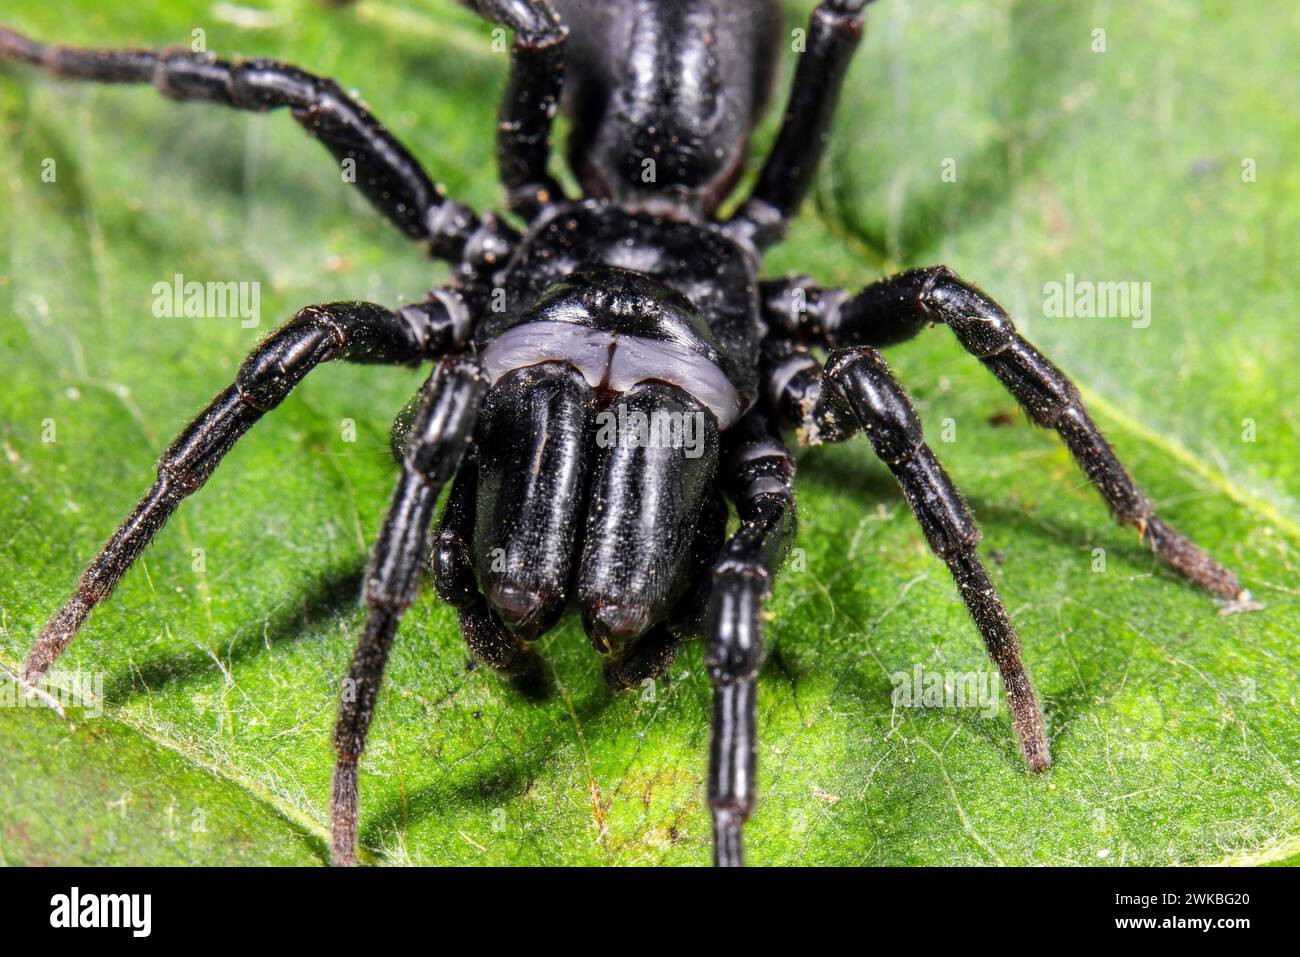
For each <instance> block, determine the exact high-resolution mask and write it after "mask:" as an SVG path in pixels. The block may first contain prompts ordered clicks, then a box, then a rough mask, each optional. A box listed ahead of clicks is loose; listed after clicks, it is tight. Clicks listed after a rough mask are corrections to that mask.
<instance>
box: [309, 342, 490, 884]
mask: <svg viewBox="0 0 1300 957" xmlns="http://www.w3.org/2000/svg"><path fill="white" fill-rule="evenodd" d="M486 388H487V383H486V380H485V378H484V377H483V374H482V372H481V371H480V370H479V367H478V363H477V362H476V361H475V360H473V359H471V358H469V357H466V356H450V357H448V358H445V359H443V360H441V361H440V362H439V364H438V366H437V367H436V368H435V369H434V371H433V373H432V374H431V375H430V376H429V378H428V380H427V381H426V382H425V384H424V386H423V388H422V389H421V395H422V398H421V401H420V405H419V408H418V410H417V411H416V413H415V416H414V418H413V420H412V422H411V428H410V432H409V433H408V439H407V442H406V452H405V456H404V458H403V461H402V474H401V477H400V478H399V479H398V480H397V488H396V490H395V491H394V493H393V500H392V504H391V505H389V508H388V515H387V517H386V518H385V519H384V525H383V528H382V529H381V530H380V533H379V539H378V541H377V542H376V543H375V549H374V552H373V553H372V555H371V559H370V566H369V568H368V569H367V571H366V579H365V586H364V588H363V590H362V600H363V601H364V602H365V604H366V606H367V607H368V608H369V610H370V613H369V616H368V617H367V620H366V625H365V629H364V631H363V632H362V634H361V640H360V641H359V642H358V644H357V650H356V654H355V655H354V657H353V659H352V668H351V670H350V671H349V672H348V677H347V680H346V681H345V682H344V685H343V693H342V697H341V701H340V704H339V714H338V721H337V723H336V724H335V726H334V748H335V752H336V754H337V759H336V762H335V766H334V781H333V786H332V788H331V793H330V822H331V824H330V846H331V856H332V859H333V862H334V863H335V864H339V865H347V864H355V863H356V837H357V809H358V788H357V763H358V761H359V760H360V758H361V753H362V751H363V750H364V749H365V745H366V734H367V732H368V731H369V729H370V721H371V718H372V717H373V715H374V709H375V700H376V698H377V697H378V694H379V686H380V684H381V682H382V681H383V674H384V665H385V663H386V662H387V660H388V652H389V649H390V648H391V647H392V643H393V636H394V635H395V634H396V632H397V625H398V622H399V621H400V620H401V617H402V613H403V612H405V611H406V609H407V608H408V607H409V606H410V604H411V602H412V601H414V599H415V594H416V590H417V586H418V584H419V579H420V572H421V570H422V569H423V567H424V563H425V560H426V558H427V556H428V554H429V544H430V534H429V529H430V526H431V525H432V522H433V510H434V507H435V505H436V504H437V501H438V494H439V492H440V491H441V490H442V486H443V485H444V484H445V483H446V482H447V480H448V479H450V478H451V477H452V475H453V474H454V473H455V471H456V469H457V467H458V466H459V465H460V463H461V460H462V459H463V458H464V455H465V451H466V449H468V447H469V444H470V442H471V440H472V439H473V435H474V426H475V423H476V422H477V419H478V410H479V403H480V401H481V400H482V397H483V393H484V392H485V391H486Z"/></svg>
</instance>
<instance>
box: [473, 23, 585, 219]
mask: <svg viewBox="0 0 1300 957" xmlns="http://www.w3.org/2000/svg"><path fill="white" fill-rule="evenodd" d="M470 5H471V6H473V7H474V8H475V9H476V10H477V11H478V13H479V14H480V15H481V16H483V17H485V18H486V19H488V20H491V21H492V22H494V23H499V24H501V25H503V26H507V27H509V28H510V29H511V30H513V31H514V34H515V39H514V46H513V49H512V50H511V53H510V77H509V79H508V80H507V81H506V92H505V97H504V99H503V100H502V101H501V111H500V116H499V120H498V124H497V166H498V167H499V168H500V171H501V183H502V185H503V186H505V188H506V195H507V197H508V199H507V205H508V206H509V207H510V209H512V210H513V211H515V212H517V213H519V215H521V216H523V217H524V219H525V220H527V221H528V222H532V220H533V219H535V218H536V217H537V216H538V215H539V214H540V213H541V212H542V211H543V210H545V209H546V208H547V207H549V206H552V205H554V204H555V203H557V202H562V201H563V200H564V190H563V189H562V188H561V187H560V184H559V183H557V182H556V181H555V179H554V178H553V177H552V176H551V175H550V173H548V172H547V170H546V165H547V163H548V161H549V160H550V156H551V125H552V123H553V121H554V119H555V114H556V111H557V109H558V107H559V103H560V94H561V92H562V91H563V89H564V44H565V40H566V39H567V38H568V35H569V32H568V30H567V29H566V28H565V27H564V25H563V23H561V22H560V18H559V16H558V15H557V14H556V12H555V8H554V6H553V5H552V3H551V0H477V2H475V3H471V4H470Z"/></svg>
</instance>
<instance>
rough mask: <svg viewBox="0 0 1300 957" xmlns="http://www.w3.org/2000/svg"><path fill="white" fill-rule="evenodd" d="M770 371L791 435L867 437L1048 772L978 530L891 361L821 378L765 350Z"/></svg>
mask: <svg viewBox="0 0 1300 957" xmlns="http://www.w3.org/2000/svg"><path fill="white" fill-rule="evenodd" d="M764 366H765V375H766V378H767V381H768V382H769V383H770V384H771V385H770V398H771V399H772V400H773V403H774V404H775V405H776V407H777V408H778V409H780V410H781V411H782V413H783V416H784V417H785V418H786V420H787V422H788V424H789V425H790V426H791V427H794V428H798V429H801V430H803V431H804V437H805V438H811V439H812V440H813V441H828V442H839V441H843V440H845V439H847V438H849V437H851V436H852V435H853V434H854V433H855V432H856V431H857V430H858V429H859V428H861V430H862V431H863V432H865V433H866V435H867V438H868V439H869V440H870V441H871V446H872V448H873V449H875V451H876V455H877V456H879V458H880V459H881V460H882V461H883V462H884V463H885V464H886V465H888V466H889V470H890V471H891V472H893V473H894V477H895V478H896V479H897V480H898V484H899V485H900V486H902V489H903V494H904V496H906V498H907V502H908V504H909V505H910V506H911V507H912V513H913V514H914V515H915V516H916V520H917V522H918V523H919V524H920V526H921V530H922V531H923V532H924V533H925V538H926V541H927V542H928V543H929V545H930V549H931V551H933V552H934V553H935V554H936V555H938V556H939V557H940V558H942V559H943V560H944V563H945V564H947V566H948V570H949V571H950V572H951V574H952V577H953V580H954V581H955V582H956V583H957V587H958V589H959V590H960V591H961V597H962V601H963V602H965V604H966V608H967V610H968V611H969V612H970V615H971V617H972V618H973V619H974V620H975V624H976V626H977V627H978V628H979V630H980V634H981V635H982V636H983V638H984V644H985V647H986V648H987V649H988V653H989V657H990V658H992V659H993V662H994V664H996V665H997V668H998V672H999V673H1000V674H1001V676H1002V686H1003V689H1004V690H1005V692H1006V696H1007V706H1008V708H1009V710H1010V711H1011V721H1012V724H1013V725H1014V726H1015V729H1016V734H1017V736H1018V737H1019V739H1020V746H1021V750H1022V751H1023V753H1024V757H1025V763H1026V764H1027V765H1028V766H1029V768H1030V770H1032V771H1042V770H1045V769H1046V768H1047V767H1048V766H1049V765H1050V764H1051V756H1050V753H1049V751H1048V746H1047V734H1046V731H1045V729H1044V727H1043V716H1042V711H1041V710H1040V708H1039V706H1038V699H1037V697H1036V695H1035V694H1034V686H1033V683H1032V682H1031V681H1030V680H1029V675H1028V673H1026V671H1025V668H1024V665H1023V664H1022V663H1021V661H1020V639H1019V637H1017V635H1016V632H1015V629H1014V628H1013V627H1012V624H1011V620H1010V618H1008V616H1007V612H1006V609H1005V608H1004V607H1003V605H1002V599H1001V598H999V597H998V593H997V589H996V588H995V587H994V585H993V582H992V581H991V580H990V579H989V576H988V572H987V571H986V570H985V568H984V565H983V563H982V562H981V561H980V558H979V553H978V552H977V551H976V546H977V545H978V544H979V537H980V536H979V529H978V528H976V526H975V520H974V518H972V517H971V514H970V509H968V508H967V507H966V503H965V502H964V501H963V500H962V497H961V494H960V493H959V492H958V491H957V489H956V487H955V486H954V485H953V484H952V480H951V479H949V478H948V474H947V473H946V472H945V471H944V469H943V466H942V465H940V464H939V460H938V459H937V458H935V455H934V453H933V452H932V451H931V450H930V447H929V446H928V445H926V443H925V441H924V440H923V438H922V434H921V423H920V420H919V419H918V418H917V416H916V410H915V409H913V408H912V403H911V400H910V399H909V398H908V397H907V394H906V393H905V392H904V391H903V388H902V386H900V385H899V384H898V383H897V381H895V379H894V377H893V375H892V374H891V373H890V371H889V367H888V366H887V365H886V364H885V360H884V358H883V357H882V356H881V355H880V353H879V352H877V351H876V350H875V349H871V348H868V347H862V348H854V349H841V350H838V351H836V352H833V353H832V354H831V355H830V357H829V359H828V361H827V363H826V367H825V371H824V372H822V371H820V369H819V365H818V363H817V362H816V360H815V359H813V358H812V356H810V355H809V354H808V353H807V352H805V351H803V350H802V349H800V348H798V347H792V346H790V344H788V343H785V344H783V343H781V342H780V341H773V342H769V344H768V347H767V349H766V350H765V358H764ZM810 433H811V434H810Z"/></svg>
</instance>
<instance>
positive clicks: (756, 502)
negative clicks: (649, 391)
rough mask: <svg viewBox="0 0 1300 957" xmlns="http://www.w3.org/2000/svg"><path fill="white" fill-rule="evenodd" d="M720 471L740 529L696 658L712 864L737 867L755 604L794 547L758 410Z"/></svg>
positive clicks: (783, 489) (751, 793) (750, 754)
mask: <svg viewBox="0 0 1300 957" xmlns="http://www.w3.org/2000/svg"><path fill="white" fill-rule="evenodd" d="M729 435H732V438H731V440H730V443H729V452H728V455H727V461H726V464H725V466H724V467H725V468H726V470H727V474H726V484H727V486H728V491H729V492H730V494H731V496H732V498H733V500H734V501H735V503H736V511H737V513H738V516H739V518H740V528H739V529H737V531H736V533H735V534H734V535H733V536H732V537H731V539H730V540H729V541H728V542H727V544H726V546H725V547H724V548H723V551H722V554H721V556H720V557H719V558H718V560H717V562H716V564H715V565H714V567H713V574H712V580H713V584H712V592H711V593H710V596H709V606H708V612H707V616H706V623H707V624H706V640H707V642H708V645H707V648H706V651H705V661H706V665H707V667H708V670H709V677H710V679H711V680H712V682H713V728H712V740H711V743H710V746H709V808H710V811H711V812H712V815H713V862H714V864H716V865H718V866H719V867H739V866H741V865H743V864H744V863H745V854H744V844H743V842H742V839H741V828H742V827H743V825H744V823H745V821H746V820H747V819H748V818H749V815H750V812H751V811H753V809H754V798H755V794H756V789H755V784H754V772H755V766H756V763H757V729H756V727H755V714H754V695H755V682H756V680H757V678H758V669H759V665H760V664H761V663H762V655H763V605H764V603H765V602H766V600H767V596H768V594H769V592H770V591H771V586H772V579H773V578H774V577H775V576H776V571H777V569H778V568H780V567H781V563H782V562H784V561H785V557H786V554H787V553H788V552H789V551H790V546H791V545H792V544H793V543H794V537H795V529H796V524H797V520H796V515H795V503H794V486H793V483H794V459H793V458H792V457H791V455H790V451H789V449H787V448H786V447H785V445H784V443H782V442H781V440H780V438H779V437H778V435H777V434H776V432H775V431H774V430H773V429H772V427H771V425H770V424H769V422H768V420H767V418H766V416H765V415H764V414H763V413H762V412H760V411H751V412H750V413H749V414H748V415H747V416H746V417H745V418H744V419H743V420H742V421H741V422H740V423H739V424H738V425H736V426H735V428H734V429H733V431H732V433H729Z"/></svg>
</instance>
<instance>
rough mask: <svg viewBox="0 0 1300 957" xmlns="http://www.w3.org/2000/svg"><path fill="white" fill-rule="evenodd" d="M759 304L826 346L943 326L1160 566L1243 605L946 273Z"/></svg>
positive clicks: (1017, 346) (1036, 360)
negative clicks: (1057, 445)
mask: <svg viewBox="0 0 1300 957" xmlns="http://www.w3.org/2000/svg"><path fill="white" fill-rule="evenodd" d="M763 297H764V302H765V304H766V305H765V309H764V314H765V317H766V318H767V319H768V320H769V321H770V322H772V323H774V324H775V325H776V326H777V327H778V328H781V327H783V328H785V329H786V331H787V332H788V333H790V334H791V335H793V336H797V337H799V338H801V339H804V340H807V341H812V342H818V343H822V344H825V345H828V346H830V347H832V348H838V347H846V346H851V345H872V346H883V345H888V344H890V343H894V342H899V341H902V340H904V339H908V338H911V337H912V336H913V335H915V334H916V333H917V332H918V331H920V330H921V329H922V328H923V327H924V326H926V325H927V324H930V323H942V324H944V325H946V326H948V327H949V328H950V329H951V330H952V331H953V334H954V335H956V337H957V339H958V341H959V342H960V343H961V344H962V346H963V348H965V349H966V351H967V352H969V353H970V354H971V355H973V356H975V357H976V358H978V359H979V360H980V361H981V362H983V363H984V365H985V367H986V368H988V369H989V371H991V372H992V373H993V374H994V375H995V376H997V377H998V379H999V380H1000V381H1001V382H1002V384H1003V385H1004V386H1005V387H1006V388H1007V390H1008V391H1009V392H1010V393H1011V394H1012V395H1013V396H1015V398H1016V400H1017V401H1018V402H1019V403H1020V405H1021V407H1022V408H1023V409H1024V410H1025V412H1026V413H1027V414H1028V416H1029V418H1030V419H1031V420H1032V421H1033V422H1034V423H1036V424H1037V425H1040V426H1044V427H1047V428H1051V429H1055V430H1056V432H1057V433H1058V434H1059V435H1060V436H1061V438H1062V439H1063V440H1064V441H1065V444H1066V446H1067V447H1068V448H1069V449H1070V452H1071V454H1072V455H1073V456H1074V459H1075V461H1076V462H1078V463H1079V467H1080V468H1081V469H1083V471H1084V474H1086V475H1087V476H1088V478H1089V479H1090V480H1091V482H1092V484H1093V485H1095V486H1096V488H1097V490H1098V491H1099V492H1100V493H1101V495H1102V497H1103V498H1104V499H1105V500H1106V503H1107V505H1109V506H1110V510H1111V513H1112V514H1113V515H1114V516H1115V518H1116V519H1117V520H1118V521H1119V522H1120V523H1121V524H1124V525H1131V526H1133V527H1134V528H1136V529H1137V530H1138V534H1139V535H1140V536H1141V537H1142V540H1143V541H1145V542H1147V544H1148V545H1150V547H1151V548H1152V550H1153V551H1155V553H1156V554H1157V555H1159V556H1160V558H1161V559H1162V560H1163V561H1164V563H1165V564H1166V565H1168V566H1169V567H1170V568H1171V569H1173V570H1174V571H1175V572H1177V573H1178V574H1179V575H1181V576H1182V577H1184V578H1186V579H1187V580H1188V581H1191V582H1193V583H1195V584H1197V585H1199V586H1200V587H1202V588H1204V589H1205V590H1206V591H1208V592H1210V593H1212V594H1214V595H1217V596H1219V597H1220V598H1223V599H1227V600H1229V601H1247V600H1249V597H1250V594H1249V592H1247V591H1245V590H1243V589H1242V587H1241V583H1240V582H1239V581H1238V580H1237V576H1236V575H1234V574H1233V573H1232V572H1230V571H1229V570H1228V569H1226V568H1224V567H1223V566H1222V565H1220V564H1219V563H1218V562H1216V561H1214V559H1212V558H1210V556H1208V555H1207V554H1206V553H1205V552H1203V551H1202V550H1201V549H1200V548H1198V547H1197V546H1196V545H1194V544H1193V543H1192V542H1191V541H1189V540H1188V539H1187V538H1186V537H1184V536H1183V535H1182V534H1181V533H1179V532H1178V531H1176V530H1175V529H1173V528H1171V527H1170V526H1168V525H1166V524H1165V523H1164V522H1163V521H1162V520H1161V519H1160V518H1159V517H1158V516H1157V515H1156V514H1155V509H1154V507H1153V506H1152V504H1151V501H1150V499H1148V498H1147V497H1146V495H1145V494H1143V492H1142V490H1141V489H1140V488H1139V487H1138V485H1137V483H1136V482H1134V481H1133V478H1132V477H1131V476H1130V475H1129V474H1128V472H1127V471H1126V470H1125V468H1124V466H1123V465H1122V464H1121V463H1120V461H1119V458H1118V457H1117V456H1116V455H1115V452H1114V450H1113V449H1112V448H1111V447H1110V444H1109V443H1108V442H1107V441H1106V439H1105V437H1104V436H1103V435H1102V434H1101V430H1100V429H1098V428H1097V425H1096V423H1095V422H1093V420H1092V417H1091V416H1090V415H1088V411H1087V409H1085V408H1084V405H1083V400H1082V399H1081V398H1080V396H1079V390H1078V389H1077V388H1076V387H1075V385H1074V383H1072V382H1071V381H1070V380H1069V378H1067V377H1066V375H1065V373H1063V372H1061V370H1060V369H1058V368H1057V367H1056V366H1055V365H1053V364H1052V363H1051V362H1050V361H1049V360H1048V359H1047V358H1046V357H1045V356H1044V355H1043V354H1042V353H1041V352H1039V351H1038V350H1037V349H1035V348H1034V347H1033V345H1031V344H1030V343H1029V342H1028V341H1027V340H1026V339H1025V338H1024V337H1023V336H1021V335H1020V333H1019V332H1017V331H1016V328H1015V325H1014V324H1013V323H1012V321H1011V318H1010V317H1009V316H1008V315H1007V314H1006V312H1005V311H1004V310H1003V309H1002V307H1001V306H999V305H998V304H997V303H996V302H994V301H993V300H992V299H991V298H989V297H988V296H987V295H985V294H984V293H983V292H981V291H980V290H979V289H976V288H975V287H974V286H972V285H970V284H968V283H966V282H963V281H962V280H961V279H960V278H958V276H957V274H956V273H954V272H953V271H952V270H951V269H949V268H948V267H947V266H935V267H931V268H927V269H914V270H911V271H910V272H905V273H902V274H900V275H898V276H894V277H891V278H889V279H884V280H882V281H880V282H878V283H874V284H872V285H870V286H867V287H866V288H865V289H863V290H862V291H861V292H860V293H858V294H857V295H856V296H854V297H852V298H849V297H848V296H847V295H846V294H845V293H843V292H839V291H835V290H822V289H818V288H817V287H815V286H812V285H811V284H809V283H807V282H805V281H803V280H802V279H797V278H796V279H791V280H781V281H777V282H772V283H765V284H763Z"/></svg>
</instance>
